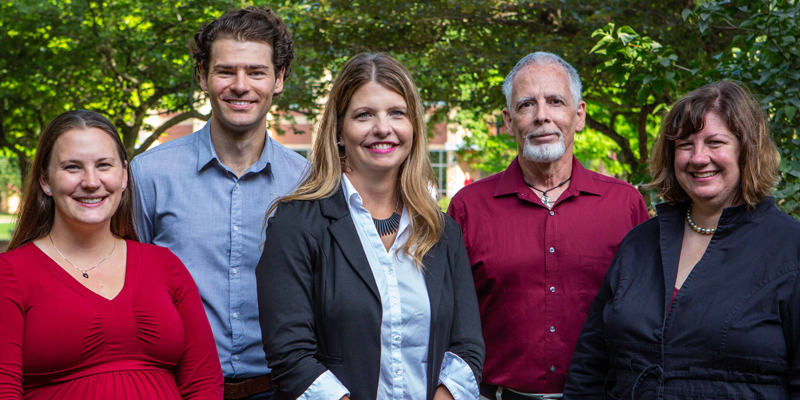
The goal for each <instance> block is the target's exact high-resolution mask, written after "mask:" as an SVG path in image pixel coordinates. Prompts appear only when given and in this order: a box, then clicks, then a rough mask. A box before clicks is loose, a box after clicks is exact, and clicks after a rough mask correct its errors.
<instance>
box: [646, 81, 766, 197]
mask: <svg viewBox="0 0 800 400" xmlns="http://www.w3.org/2000/svg"><path fill="white" fill-rule="evenodd" d="M708 113H714V114H716V115H717V116H718V117H719V118H720V119H721V120H722V121H724V122H725V125H726V126H727V127H728V129H729V130H730V131H731V133H732V134H733V135H734V136H736V138H737V139H738V140H739V145H740V147H739V170H740V173H741V182H740V186H739V193H738V194H737V198H736V200H737V201H744V202H745V203H746V204H747V205H748V206H754V205H755V204H757V203H758V202H760V201H761V200H763V199H764V197H766V196H768V195H769V193H770V190H771V189H772V188H773V187H774V186H775V184H776V183H777V182H778V163H779V161H780V159H779V155H778V150H777V149H776V148H775V144H773V143H772V140H770V137H769V126H768V125H767V119H766V117H765V116H764V113H763V112H762V111H761V109H760V108H759V106H758V103H757V102H756V100H755V99H754V98H753V96H752V95H751V94H750V93H748V92H747V91H746V90H745V89H743V88H742V87H741V86H739V85H737V84H736V83H734V82H730V81H722V82H717V83H712V84H710V85H706V86H703V87H701V88H700V89H697V90H694V91H692V92H691V93H689V94H687V95H685V96H683V97H682V98H681V99H680V100H678V101H677V102H676V103H675V105H673V106H672V109H671V110H670V111H669V113H668V114H667V116H666V117H665V118H664V121H663V122H662V123H661V132H660V133H659V135H658V138H657V139H656V142H655V144H654V146H653V152H652V155H651V158H650V165H649V166H648V170H649V171H650V175H651V176H652V177H653V181H652V182H651V183H650V184H648V185H647V186H648V188H652V189H656V190H657V191H658V194H659V195H660V196H661V197H663V198H664V200H665V201H667V202H670V203H674V202H679V201H687V200H689V196H688V195H687V194H686V192H685V191H684V190H683V188H681V186H680V185H679V184H678V180H677V178H676V176H675V141H676V140H681V139H685V138H686V137H688V136H689V135H692V134H694V133H697V132H699V131H701V130H702V129H703V124H704V122H705V116H706V114H708Z"/></svg>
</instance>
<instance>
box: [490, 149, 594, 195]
mask: <svg viewBox="0 0 800 400" xmlns="http://www.w3.org/2000/svg"><path fill="white" fill-rule="evenodd" d="M528 190H529V189H528V185H526V184H525V179H524V178H523V177H522V168H521V167H520V165H519V156H517V157H515V158H514V161H512V162H511V164H510V165H509V166H508V168H506V170H505V171H503V172H502V176H501V177H500V181H499V182H498V183H497V189H495V191H494V197H499V196H504V195H507V194H511V193H526V192H528ZM566 192H567V193H570V194H573V195H576V196H577V195H578V194H579V193H581V192H584V193H587V194H593V195H598V196H599V195H600V193H601V192H600V189H599V188H598V187H597V182H595V180H594V179H592V177H591V176H590V175H589V171H588V170H587V169H586V168H584V167H583V165H581V163H580V161H578V159H577V158H576V157H575V156H572V179H571V180H570V183H569V187H568V188H567V191H566Z"/></svg>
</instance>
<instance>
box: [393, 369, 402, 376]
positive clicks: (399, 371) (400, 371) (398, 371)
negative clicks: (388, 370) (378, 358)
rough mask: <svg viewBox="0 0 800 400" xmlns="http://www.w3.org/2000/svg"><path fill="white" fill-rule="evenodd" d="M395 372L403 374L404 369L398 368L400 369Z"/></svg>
mask: <svg viewBox="0 0 800 400" xmlns="http://www.w3.org/2000/svg"><path fill="white" fill-rule="evenodd" d="M395 374H397V375H403V370H401V369H398V370H397V372H395Z"/></svg>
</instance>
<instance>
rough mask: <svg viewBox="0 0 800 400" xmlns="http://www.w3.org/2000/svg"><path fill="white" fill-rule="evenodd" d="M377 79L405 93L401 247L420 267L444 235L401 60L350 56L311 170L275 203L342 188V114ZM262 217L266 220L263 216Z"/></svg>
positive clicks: (421, 121) (415, 99)
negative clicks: (408, 126)
mask: <svg viewBox="0 0 800 400" xmlns="http://www.w3.org/2000/svg"><path fill="white" fill-rule="evenodd" d="M369 82H376V83H379V84H381V85H382V86H384V87H386V88H387V89H389V90H391V91H393V92H396V93H398V94H400V95H401V96H403V98H404V99H405V101H406V104H407V105H408V110H409V116H410V117H411V123H412V125H413V126H414V135H413V140H412V143H411V152H410V153H409V155H408V158H407V159H406V160H405V161H404V162H403V164H401V165H400V179H399V182H398V185H399V189H400V196H401V200H402V202H403V204H404V205H405V207H406V210H407V211H408V215H409V220H410V222H409V229H410V234H409V237H408V241H407V242H406V244H405V245H404V246H403V248H402V250H403V251H404V252H406V254H408V255H409V256H411V257H413V258H414V260H415V261H416V262H417V264H418V265H419V266H420V267H421V268H424V267H425V266H424V265H423V263H422V259H423V257H424V256H425V253H427V252H428V251H429V250H430V249H431V248H433V246H434V245H435V244H436V242H438V241H439V239H440V238H441V236H442V233H443V231H444V216H443V214H442V211H441V209H439V206H438V205H437V204H436V202H435V201H434V200H433V198H432V197H431V194H430V187H431V186H432V185H435V184H436V177H435V175H434V173H433V168H431V162H430V158H429V156H428V134H427V130H426V123H425V114H424V109H423V107H422V100H421V99H420V96H419V92H418V91H417V87H416V85H414V81H413V80H412V79H411V75H410V74H409V73H408V71H407V70H406V68H405V67H403V65H402V64H400V62H398V61H397V60H395V59H394V58H392V57H390V56H389V55H387V54H383V53H375V54H371V53H363V54H359V55H357V56H355V57H353V58H351V59H350V60H348V61H347V63H346V64H345V65H344V67H343V68H342V70H341V72H339V75H337V76H336V79H334V81H333V87H332V88H331V93H330V95H329V96H328V101H327V103H326V104H325V109H324V111H323V114H322V119H321V121H320V124H319V128H318V129H317V132H316V134H315V136H314V143H313V145H312V148H311V157H310V160H311V168H310V172H309V174H308V176H307V177H306V179H305V180H304V181H303V182H302V183H301V184H300V187H298V188H297V190H295V191H294V192H293V193H292V194H290V195H288V196H284V197H281V198H279V199H277V200H276V201H275V202H274V203H273V204H272V205H271V206H270V208H269V210H268V211H267V217H266V218H269V216H270V215H271V214H272V212H273V211H275V209H276V208H277V207H278V204H280V203H285V202H289V201H293V200H319V199H324V198H327V197H330V196H332V195H333V194H334V193H336V191H337V190H338V189H339V187H340V186H341V180H342V173H343V172H344V171H345V167H346V161H347V160H346V154H345V152H344V148H340V147H339V146H337V145H336V142H337V140H338V138H339V137H340V136H341V134H342V125H343V121H344V113H345V111H347V107H348V105H349V104H350V99H352V97H353V93H355V91H356V90H358V88H360V87H361V86H363V85H365V84H367V83H369ZM265 221H266V220H265Z"/></svg>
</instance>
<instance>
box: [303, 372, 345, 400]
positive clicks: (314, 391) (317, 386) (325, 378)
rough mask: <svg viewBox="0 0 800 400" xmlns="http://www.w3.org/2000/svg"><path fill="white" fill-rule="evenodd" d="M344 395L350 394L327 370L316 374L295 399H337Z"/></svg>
mask: <svg viewBox="0 0 800 400" xmlns="http://www.w3.org/2000/svg"><path fill="white" fill-rule="evenodd" d="M344 396H350V391H349V390H347V388H346V387H344V385H342V382H339V378H337V377H336V375H334V374H333V372H331V371H330V370H328V371H325V372H323V373H322V374H321V375H320V376H318V377H317V379H315V380H314V382H313V383H312V384H311V386H309V387H308V389H306V391H305V392H303V394H302V395H301V396H300V397H298V398H297V400H339V399H341V398H342V397H344Z"/></svg>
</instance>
